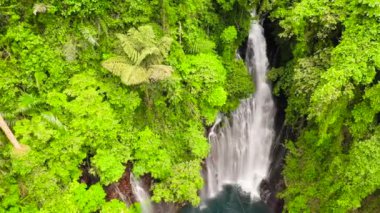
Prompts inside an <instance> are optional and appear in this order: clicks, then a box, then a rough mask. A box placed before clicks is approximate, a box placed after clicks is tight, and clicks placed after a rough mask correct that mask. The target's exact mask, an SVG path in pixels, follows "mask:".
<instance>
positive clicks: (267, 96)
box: [202, 21, 276, 199]
mask: <svg viewBox="0 0 380 213" xmlns="http://www.w3.org/2000/svg"><path fill="white" fill-rule="evenodd" d="M246 64H247V66H248V68H249V72H250V73H251V75H254V76H255V78H254V79H255V83H256V93H255V94H254V95H253V97H252V98H250V99H246V100H243V101H241V104H240V106H239V108H238V109H237V110H236V111H235V112H233V113H232V115H231V118H230V119H228V118H226V117H225V118H223V119H222V118H221V117H218V119H217V121H216V122H215V125H214V126H213V127H212V128H211V131H210V134H209V141H210V143H211V144H212V149H211V153H210V155H209V157H208V158H207V159H206V165H207V174H206V175H207V177H206V178H207V186H206V188H205V189H204V191H203V193H202V196H203V197H204V198H206V199H207V198H212V197H215V196H216V195H217V194H218V192H220V191H221V190H222V188H223V185H227V184H237V185H239V186H240V187H241V189H242V190H243V191H244V192H246V193H249V194H250V196H251V198H252V199H260V192H259V186H260V183H261V181H262V180H263V179H265V178H266V177H267V175H268V172H269V166H270V151H271V145H272V142H273V140H274V137H275V132H274V115H275V111H276V109H275V106H274V101H273V98H272V93H271V87H270V85H269V84H268V82H267V80H266V73H267V71H268V65H269V63H268V58H267V55H266V42H265V37H264V30H263V28H262V27H261V26H260V24H259V23H258V22H257V21H253V23H252V24H251V29H250V32H249V38H248V44H247V54H246ZM222 120H223V122H222ZM219 123H222V124H221V125H220V127H219V128H217V126H218V125H219Z"/></svg>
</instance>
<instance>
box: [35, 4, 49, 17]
mask: <svg viewBox="0 0 380 213" xmlns="http://www.w3.org/2000/svg"><path fill="white" fill-rule="evenodd" d="M47 9H48V5H46V4H44V3H36V4H34V5H33V14H34V15H37V13H46V11H47Z"/></svg>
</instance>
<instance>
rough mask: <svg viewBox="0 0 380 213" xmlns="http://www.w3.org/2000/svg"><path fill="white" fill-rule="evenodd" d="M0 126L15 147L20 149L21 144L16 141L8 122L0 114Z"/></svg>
mask: <svg viewBox="0 0 380 213" xmlns="http://www.w3.org/2000/svg"><path fill="white" fill-rule="evenodd" d="M0 128H1V129H2V130H3V132H4V134H5V136H7V138H8V139H9V141H10V142H11V143H12V145H13V147H14V148H15V149H18V150H20V149H22V146H21V144H20V143H19V142H18V141H17V139H16V137H15V136H14V134H13V133H12V131H11V129H9V127H8V124H7V123H6V122H5V120H4V119H3V116H1V115H0Z"/></svg>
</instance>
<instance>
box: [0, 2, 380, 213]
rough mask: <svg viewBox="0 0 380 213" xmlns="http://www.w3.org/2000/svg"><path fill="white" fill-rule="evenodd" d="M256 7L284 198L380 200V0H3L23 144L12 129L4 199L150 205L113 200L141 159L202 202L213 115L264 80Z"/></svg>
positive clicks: (177, 196) (0, 84)
mask: <svg viewBox="0 0 380 213" xmlns="http://www.w3.org/2000/svg"><path fill="white" fill-rule="evenodd" d="M253 8H258V11H259V13H260V14H261V15H263V16H264V15H265V16H267V18H269V19H270V20H271V21H272V23H273V25H278V31H279V32H277V31H274V32H272V33H274V34H275V36H276V39H275V40H273V41H272V42H275V43H276V45H277V46H279V47H281V48H279V49H280V53H279V54H277V56H278V57H281V58H282V59H283V60H278V61H280V62H279V63H277V64H276V65H274V67H273V69H272V70H271V72H270V74H269V77H270V79H271V80H272V81H273V87H274V88H273V89H274V94H275V95H276V96H281V97H285V98H286V104H287V106H286V121H285V122H286V125H287V126H288V127H289V129H291V132H292V134H290V135H291V136H290V137H289V138H288V140H287V142H286V147H287V149H288V153H287V157H286V166H285V168H284V172H283V175H284V180H285V184H286V189H285V190H284V191H283V192H282V193H281V194H280V195H279V196H280V197H282V198H283V199H284V200H285V207H284V210H285V211H288V212H349V211H352V210H355V211H359V212H378V211H380V204H379V203H380V202H379V200H380V192H379V190H380V146H379V145H380V144H379V143H380V128H379V122H380V84H379V80H380V74H379V73H380V2H379V1H378V0H351V1H348V0H335V1H331V0H322V1H320V0H295V1H290V0H276V1H275V0H263V1H258V0H181V1H178V0H115V1H107V0H61V1H57V0H44V1H32V0H0V35H1V37H0V94H1V95H0V114H1V116H2V117H3V118H4V119H5V121H6V122H7V124H8V126H9V127H10V128H11V129H12V131H13V132H14V134H15V136H16V138H17V139H18V141H19V142H20V143H21V144H22V147H21V148H18V149H17V148H14V147H13V146H12V144H11V143H9V142H8V139H7V138H6V137H5V135H3V133H0V149H1V151H0V212H97V211H100V212H138V211H140V209H139V206H138V204H137V205H132V206H130V207H129V208H128V209H127V207H126V205H125V204H124V203H122V202H121V201H119V200H107V199H106V191H105V187H106V186H109V185H110V184H112V183H114V182H116V181H118V180H119V179H120V178H121V177H122V175H123V173H124V172H125V171H126V169H127V168H129V167H131V169H132V172H133V174H134V175H135V176H136V177H141V176H143V175H149V176H150V177H152V179H153V184H152V186H151V189H150V190H151V193H152V195H153V196H152V200H153V201H154V202H160V201H165V202H175V203H180V204H183V203H191V204H192V205H197V204H199V202H200V198H199V196H198V191H199V190H200V189H201V188H202V186H203V179H202V177H201V174H200V171H201V168H202V162H203V159H204V158H205V157H206V156H207V155H208V152H209V148H210V147H209V144H208V143H207V139H206V137H205V127H207V126H210V125H211V124H212V122H213V121H214V119H215V117H216V116H217V114H218V112H224V113H228V112H230V111H232V110H233V109H235V108H236V107H237V105H238V104H239V100H240V99H243V98H246V97H248V96H249V95H250V94H251V93H252V92H253V90H254V89H253V85H252V83H251V82H252V81H251V77H250V76H249V75H248V73H247V71H246V68H245V66H244V63H243V61H242V60H240V59H236V58H235V51H236V49H237V48H238V47H239V46H240V45H241V44H242V43H243V42H244V40H245V39H246V37H247V34H248V29H249V24H250V22H251V15H250V12H251V11H252V9H253ZM132 165H133V166H132ZM84 173H89V174H91V175H92V176H96V177H98V179H99V181H97V182H96V183H91V184H88V183H87V184H86V183H84V182H83V181H81V180H82V177H83V175H84Z"/></svg>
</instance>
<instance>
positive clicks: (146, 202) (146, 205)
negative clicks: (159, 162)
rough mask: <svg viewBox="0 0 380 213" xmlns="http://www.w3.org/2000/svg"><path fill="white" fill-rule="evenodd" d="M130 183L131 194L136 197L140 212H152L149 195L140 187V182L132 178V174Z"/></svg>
mask: <svg viewBox="0 0 380 213" xmlns="http://www.w3.org/2000/svg"><path fill="white" fill-rule="evenodd" d="M130 182H131V186H132V191H133V194H134V195H135V196H136V200H137V201H138V202H139V203H140V205H141V211H142V213H151V212H152V205H151V202H150V197H149V194H148V193H147V192H146V191H145V189H144V188H143V187H142V185H141V182H140V181H138V180H137V179H136V178H135V177H134V176H133V174H132V173H131V176H130Z"/></svg>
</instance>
